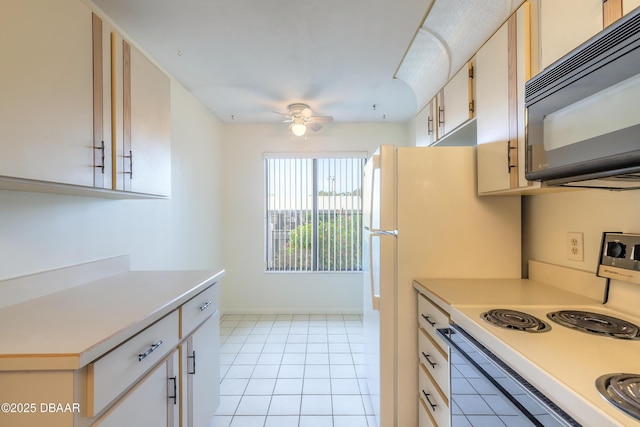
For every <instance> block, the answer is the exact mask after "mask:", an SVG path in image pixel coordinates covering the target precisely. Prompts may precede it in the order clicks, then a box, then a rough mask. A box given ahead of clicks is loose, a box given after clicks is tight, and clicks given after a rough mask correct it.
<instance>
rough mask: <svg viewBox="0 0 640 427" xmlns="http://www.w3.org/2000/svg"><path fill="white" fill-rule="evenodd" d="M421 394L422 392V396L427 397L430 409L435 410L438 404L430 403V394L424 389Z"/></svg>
mask: <svg viewBox="0 0 640 427" xmlns="http://www.w3.org/2000/svg"><path fill="white" fill-rule="evenodd" d="M422 394H424V398H425V399H427V403H428V404H429V406H431V409H432V410H433V411H434V412H435V410H436V408H437V407H438V405H436V404H435V403H431V399H429V396H430V394H429V393H427V392H426V391H424V390H422Z"/></svg>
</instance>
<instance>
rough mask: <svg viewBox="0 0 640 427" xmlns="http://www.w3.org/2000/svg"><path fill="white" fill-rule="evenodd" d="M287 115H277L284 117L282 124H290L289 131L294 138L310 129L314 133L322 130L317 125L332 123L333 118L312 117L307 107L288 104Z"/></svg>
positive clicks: (298, 104) (305, 105)
mask: <svg viewBox="0 0 640 427" xmlns="http://www.w3.org/2000/svg"><path fill="white" fill-rule="evenodd" d="M287 110H288V112H287V113H279V112H277V111H274V113H276V114H280V115H282V116H284V117H285V119H284V120H283V122H285V123H291V124H290V125H289V129H291V132H293V134H294V135H295V136H302V135H304V134H305V133H306V132H307V129H311V130H312V131H314V132H316V131H318V130H320V129H321V128H322V126H320V124H319V123H333V117H331V116H314V115H313V113H314V111H313V110H312V109H311V108H310V107H309V106H308V105H307V104H302V103H295V104H290V105H289V106H288V107H287Z"/></svg>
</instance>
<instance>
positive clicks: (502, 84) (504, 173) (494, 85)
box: [475, 3, 540, 194]
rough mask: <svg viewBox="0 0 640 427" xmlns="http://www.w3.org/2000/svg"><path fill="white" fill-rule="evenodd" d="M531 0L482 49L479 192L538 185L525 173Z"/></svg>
mask: <svg viewBox="0 0 640 427" xmlns="http://www.w3.org/2000/svg"><path fill="white" fill-rule="evenodd" d="M529 21H530V14H529V4H528V3H525V4H524V5H522V6H521V7H520V8H519V9H518V10H517V12H516V13H515V14H514V15H513V16H512V17H510V18H509V20H508V21H507V22H506V23H505V24H504V25H503V26H502V27H500V28H499V29H498V31H497V32H496V33H495V34H494V35H493V36H492V37H491V38H490V39H489V40H488V41H487V43H485V45H484V46H482V48H481V49H480V50H479V51H478V52H477V53H476V56H475V62H476V67H475V68H476V70H475V85H476V125H477V137H478V140H477V142H478V148H477V150H478V151H477V153H478V193H480V194H483V193H492V192H498V191H504V190H510V189H523V188H526V189H527V190H530V189H533V188H534V187H536V188H539V187H540V185H539V184H538V183H536V185H534V186H531V185H530V184H531V183H529V182H528V181H527V180H526V178H525V176H524V173H525V166H524V165H525V139H524V137H525V120H524V116H525V108H524V84H525V81H526V80H527V79H529V78H530V61H529V59H530V47H529Z"/></svg>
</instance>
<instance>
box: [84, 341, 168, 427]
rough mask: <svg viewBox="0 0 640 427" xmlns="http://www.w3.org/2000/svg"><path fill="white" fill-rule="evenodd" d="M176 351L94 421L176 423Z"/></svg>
mask: <svg viewBox="0 0 640 427" xmlns="http://www.w3.org/2000/svg"><path fill="white" fill-rule="evenodd" d="M179 404H180V401H179V394H178V351H177V350H174V351H173V352H172V353H171V354H170V355H169V356H168V357H167V358H166V359H165V360H164V361H163V362H161V363H160V364H159V365H158V366H157V367H156V368H154V369H153V370H152V371H151V372H150V373H149V374H148V375H147V376H146V377H144V378H143V379H142V380H141V381H140V382H139V383H138V385H136V386H135V387H134V388H133V389H132V390H131V391H129V392H128V393H127V394H126V395H125V396H124V397H123V398H122V399H120V401H119V403H117V404H116V405H115V406H114V407H113V408H111V409H110V410H109V411H108V412H107V413H106V414H105V415H103V416H102V417H101V418H100V419H99V420H98V421H97V422H96V423H95V424H94V425H95V426H101V427H122V426H157V427H164V426H166V427H178V426H179V414H180V411H179Z"/></svg>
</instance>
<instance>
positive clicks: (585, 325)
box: [547, 310, 640, 340]
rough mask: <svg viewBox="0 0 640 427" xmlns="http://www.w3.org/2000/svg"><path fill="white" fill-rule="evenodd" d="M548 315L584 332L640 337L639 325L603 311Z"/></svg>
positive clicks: (557, 312)
mask: <svg viewBox="0 0 640 427" xmlns="http://www.w3.org/2000/svg"><path fill="white" fill-rule="evenodd" d="M547 317H548V318H549V319H551V320H552V321H554V322H556V323H557V324H559V325H562V326H567V327H569V328H574V329H577V330H579V331H582V332H588V333H591V334H596V335H605V336H608V337H612V338H619V339H626V340H639V339H640V328H638V326H636V325H634V324H633V323H629V322H627V321H626V320H622V319H618V318H616V317H611V316H607V315H605V314H601V313H591V312H588V311H576V310H562V311H554V312H552V313H547Z"/></svg>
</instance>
